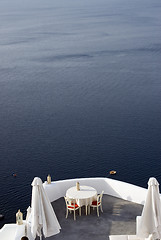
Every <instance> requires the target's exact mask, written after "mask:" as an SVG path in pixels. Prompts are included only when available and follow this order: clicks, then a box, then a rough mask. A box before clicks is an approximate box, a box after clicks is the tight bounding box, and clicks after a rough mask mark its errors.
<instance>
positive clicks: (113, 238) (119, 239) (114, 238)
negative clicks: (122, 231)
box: [109, 235, 128, 240]
mask: <svg viewBox="0 0 161 240" xmlns="http://www.w3.org/2000/svg"><path fill="white" fill-rule="evenodd" d="M109 239H110V240H128V235H110V236H109Z"/></svg>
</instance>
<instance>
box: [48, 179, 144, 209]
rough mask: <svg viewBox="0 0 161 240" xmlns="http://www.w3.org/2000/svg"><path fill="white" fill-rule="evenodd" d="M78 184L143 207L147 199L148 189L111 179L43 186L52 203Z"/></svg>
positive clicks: (62, 182) (59, 182)
mask: <svg viewBox="0 0 161 240" xmlns="http://www.w3.org/2000/svg"><path fill="white" fill-rule="evenodd" d="M76 182H80V185H89V186H92V187H94V188H95V189H96V190H97V192H98V193H101V192H102V190H104V193H105V194H108V195H111V196H115V197H118V198H122V199H124V200H128V201H131V202H135V203H139V204H142V205H143V204H144V202H145V199H146V193H147V189H145V188H141V187H138V186H135V185H132V184H129V183H125V182H121V181H118V180H114V179H110V178H77V179H68V180H61V181H55V182H52V183H51V184H47V182H45V183H44V184H43V186H44V189H45V191H46V193H47V195H48V197H49V199H50V201H51V202H52V201H55V200H57V199H59V198H60V197H64V196H65V195H66V191H67V189H68V188H70V187H72V186H75V185H76Z"/></svg>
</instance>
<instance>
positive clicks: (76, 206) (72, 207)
mask: <svg viewBox="0 0 161 240" xmlns="http://www.w3.org/2000/svg"><path fill="white" fill-rule="evenodd" d="M68 208H71V209H74V204H73V203H72V206H68ZM75 208H79V206H78V205H77V204H75Z"/></svg>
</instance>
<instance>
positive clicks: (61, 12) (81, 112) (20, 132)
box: [0, 0, 161, 227]
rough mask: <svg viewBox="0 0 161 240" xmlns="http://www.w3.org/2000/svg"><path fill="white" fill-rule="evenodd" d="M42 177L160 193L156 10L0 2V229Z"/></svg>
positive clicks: (156, 3)
mask: <svg viewBox="0 0 161 240" xmlns="http://www.w3.org/2000/svg"><path fill="white" fill-rule="evenodd" d="M110 170H115V171H117V173H116V175H113V176H112V175H110V174H109V171H110ZM14 174H16V176H13V175H14ZM48 174H50V175H51V178H52V180H53V181H57V180H63V179H70V178H83V177H109V178H113V179H117V180H120V181H126V182H128V183H131V184H136V185H137V186H141V187H145V188H147V182H148V179H149V178H150V177H155V178H156V179H157V180H158V182H160V183H161V1H160V0H152V1H151V0H34V1H33V0H23V1H22V0H14V1H13V0H1V1H0V214H3V215H4V216H5V218H4V220H3V221H0V227H2V226H3V225H4V224H5V223H14V222H15V214H16V212H17V211H18V209H20V210H21V212H23V214H24V217H25V215H26V209H27V208H28V206H29V205H30V204H31V191H32V187H31V183H32V181H33V178H34V177H36V176H38V177H40V178H41V179H42V181H45V180H46V177H47V175H48Z"/></svg>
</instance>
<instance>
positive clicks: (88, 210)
mask: <svg viewBox="0 0 161 240" xmlns="http://www.w3.org/2000/svg"><path fill="white" fill-rule="evenodd" d="M90 208H91V207H90V205H88V215H90V210H91V209H90Z"/></svg>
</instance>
